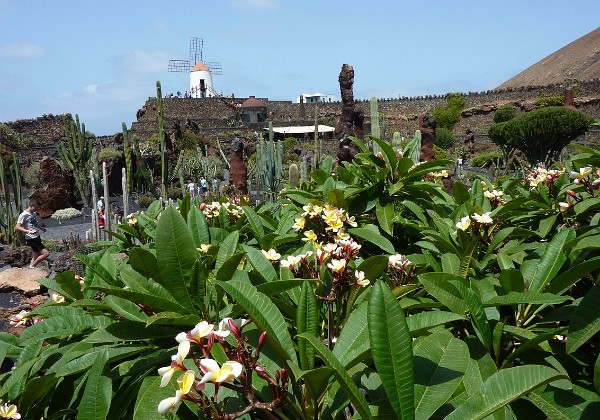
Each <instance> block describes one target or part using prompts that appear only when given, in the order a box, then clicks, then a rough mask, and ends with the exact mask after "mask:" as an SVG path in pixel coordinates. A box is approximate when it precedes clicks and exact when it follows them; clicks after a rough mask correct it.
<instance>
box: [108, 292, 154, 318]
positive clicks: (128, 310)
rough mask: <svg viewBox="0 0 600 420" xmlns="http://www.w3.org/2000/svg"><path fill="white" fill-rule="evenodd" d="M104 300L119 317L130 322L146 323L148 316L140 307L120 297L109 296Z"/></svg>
mask: <svg viewBox="0 0 600 420" xmlns="http://www.w3.org/2000/svg"><path fill="white" fill-rule="evenodd" d="M102 300H103V301H104V302H105V303H106V304H107V305H108V306H109V307H110V308H111V309H112V310H113V311H115V312H116V313H117V314H118V315H121V316H122V317H123V318H125V319H128V320H130V321H138V322H146V319H148V315H146V314H145V313H144V312H143V311H142V310H141V309H140V307H139V306H138V305H136V304H135V303H133V302H131V301H130V300H127V299H123V298H120V297H118V296H113V295H107V296H104V297H103V298H102Z"/></svg>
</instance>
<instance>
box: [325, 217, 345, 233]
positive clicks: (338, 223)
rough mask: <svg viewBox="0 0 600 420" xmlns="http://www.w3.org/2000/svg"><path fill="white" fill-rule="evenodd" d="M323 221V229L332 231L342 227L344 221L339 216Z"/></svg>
mask: <svg viewBox="0 0 600 420" xmlns="http://www.w3.org/2000/svg"><path fill="white" fill-rule="evenodd" d="M325 222H326V223H327V227H326V228H325V230H330V231H332V232H339V230H340V229H341V228H343V227H344V222H343V221H342V219H340V218H339V217H338V218H336V219H332V220H329V221H325Z"/></svg>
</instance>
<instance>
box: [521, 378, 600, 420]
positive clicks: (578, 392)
mask: <svg viewBox="0 0 600 420" xmlns="http://www.w3.org/2000/svg"><path fill="white" fill-rule="evenodd" d="M557 385H558V384H557ZM570 387H571V389H562V388H560V387H558V386H554V385H546V386H544V387H540V388H538V389H536V390H534V391H533V392H532V393H531V394H529V395H528V396H527V398H528V399H529V400H530V401H531V402H532V403H534V404H535V405H536V406H537V407H538V408H540V409H541V410H542V411H543V412H544V414H545V415H546V416H547V418H549V419H552V420H563V419H564V420H571V419H590V420H592V419H596V418H597V417H598V413H599V412H600V397H598V394H596V393H594V392H593V391H589V390H587V389H585V388H581V387H579V386H577V385H575V384H570Z"/></svg>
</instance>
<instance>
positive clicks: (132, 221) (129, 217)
mask: <svg viewBox="0 0 600 420" xmlns="http://www.w3.org/2000/svg"><path fill="white" fill-rule="evenodd" d="M127 223H129V224H130V225H132V226H133V225H135V224H137V217H136V214H135V213H131V214H128V215H127Z"/></svg>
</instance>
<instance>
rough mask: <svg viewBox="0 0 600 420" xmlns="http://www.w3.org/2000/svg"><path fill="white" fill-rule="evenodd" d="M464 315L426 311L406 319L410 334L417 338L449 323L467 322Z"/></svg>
mask: <svg viewBox="0 0 600 420" xmlns="http://www.w3.org/2000/svg"><path fill="white" fill-rule="evenodd" d="M465 319H466V318H465V316H464V315H458V314H455V313H454V312H447V311H425V312H419V313H416V314H414V315H411V316H409V317H408V318H406V324H407V325H408V329H409V330H410V334H411V335H412V336H413V337H415V336H417V335H420V334H422V333H423V332H424V331H427V330H429V329H431V328H433V327H436V326H438V325H443V324H446V323H448V322H454V321H462V320H465Z"/></svg>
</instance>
